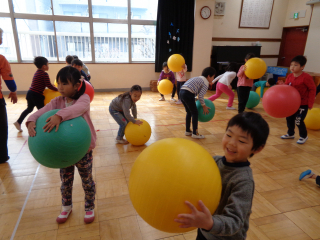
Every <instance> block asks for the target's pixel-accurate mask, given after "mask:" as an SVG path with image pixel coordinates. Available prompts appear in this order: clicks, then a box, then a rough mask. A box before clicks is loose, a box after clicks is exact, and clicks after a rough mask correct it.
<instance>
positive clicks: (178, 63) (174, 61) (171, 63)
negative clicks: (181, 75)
mask: <svg viewBox="0 0 320 240" xmlns="http://www.w3.org/2000/svg"><path fill="white" fill-rule="evenodd" d="M185 63H186V61H185V60H184V58H183V57H182V56H181V55H180V54H172V55H171V56H170V57H169V58H168V62H167V64H168V68H169V69H170V70H171V71H172V72H180V71H181V70H182V66H183V65H184V64H185Z"/></svg>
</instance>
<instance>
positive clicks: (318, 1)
mask: <svg viewBox="0 0 320 240" xmlns="http://www.w3.org/2000/svg"><path fill="white" fill-rule="evenodd" d="M316 3H320V0H311V1H309V2H307V3H306V4H307V5H312V4H316Z"/></svg>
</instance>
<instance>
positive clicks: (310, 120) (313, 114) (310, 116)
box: [304, 108, 320, 130]
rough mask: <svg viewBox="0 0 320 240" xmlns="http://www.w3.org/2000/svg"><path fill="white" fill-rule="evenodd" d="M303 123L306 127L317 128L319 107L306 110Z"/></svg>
mask: <svg viewBox="0 0 320 240" xmlns="http://www.w3.org/2000/svg"><path fill="white" fill-rule="evenodd" d="M304 124H305V125H306V127H307V128H308V129H312V130H319V129H320V108H312V109H311V110H309V111H308V113H307V116H306V118H305V119H304Z"/></svg>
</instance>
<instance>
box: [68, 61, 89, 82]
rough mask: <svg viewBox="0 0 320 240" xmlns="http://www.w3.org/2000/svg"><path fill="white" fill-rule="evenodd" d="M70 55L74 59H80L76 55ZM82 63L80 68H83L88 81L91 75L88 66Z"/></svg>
mask: <svg viewBox="0 0 320 240" xmlns="http://www.w3.org/2000/svg"><path fill="white" fill-rule="evenodd" d="M72 57H73V59H74V60H80V59H79V58H78V56H77V55H73V56H72ZM82 64H83V66H82V70H83V71H84V73H85V74H86V75H87V77H88V80H89V81H90V79H91V76H90V72H89V69H88V67H87V66H86V65H85V64H84V63H82Z"/></svg>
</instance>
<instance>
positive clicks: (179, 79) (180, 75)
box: [176, 64, 188, 104]
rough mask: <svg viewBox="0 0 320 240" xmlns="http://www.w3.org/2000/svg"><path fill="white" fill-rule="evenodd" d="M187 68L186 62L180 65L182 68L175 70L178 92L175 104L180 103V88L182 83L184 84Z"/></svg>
mask: <svg viewBox="0 0 320 240" xmlns="http://www.w3.org/2000/svg"><path fill="white" fill-rule="evenodd" d="M187 70H188V68H187V64H183V65H182V70H181V71H180V72H177V77H176V79H177V94H178V101H177V102H176V104H182V102H181V99H180V89H181V87H182V86H183V84H185V82H186V81H187V78H186V72H187Z"/></svg>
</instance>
